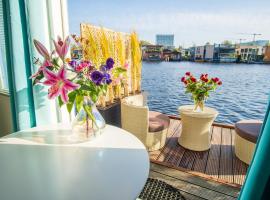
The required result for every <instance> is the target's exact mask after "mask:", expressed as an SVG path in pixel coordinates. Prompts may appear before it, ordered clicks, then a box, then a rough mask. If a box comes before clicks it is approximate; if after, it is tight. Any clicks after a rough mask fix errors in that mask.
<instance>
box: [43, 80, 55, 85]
mask: <svg viewBox="0 0 270 200" xmlns="http://www.w3.org/2000/svg"><path fill="white" fill-rule="evenodd" d="M56 83H57V81H56V80H52V79H51V80H46V81H44V82H43V84H44V85H54V84H56Z"/></svg>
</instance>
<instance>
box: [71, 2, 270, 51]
mask: <svg viewBox="0 0 270 200" xmlns="http://www.w3.org/2000/svg"><path fill="white" fill-rule="evenodd" d="M68 7H69V24H70V32H71V33H77V34H79V24H80V23H81V22H87V23H91V24H94V25H100V26H104V27H107V28H111V29H114V30H116V31H123V32H130V31H132V30H135V31H137V32H138V34H139V37H140V39H144V40H148V41H150V42H153V43H154V42H155V35H156V34H162V33H164V34H166V33H170V34H171V33H173V34H174V35H175V45H176V46H178V45H182V46H184V47H188V46H191V45H193V44H196V45H201V44H205V43H206V42H210V43H215V42H216V43H217V42H222V41H224V40H231V41H234V42H235V41H239V40H238V39H239V38H244V39H246V40H247V41H248V40H251V39H252V36H250V35H245V34H240V33H261V34H262V35H261V36H258V39H270V0H185V1H182V0H162V1H161V0H133V1H128V0H125V1H124V0H111V1H110V0H68Z"/></svg>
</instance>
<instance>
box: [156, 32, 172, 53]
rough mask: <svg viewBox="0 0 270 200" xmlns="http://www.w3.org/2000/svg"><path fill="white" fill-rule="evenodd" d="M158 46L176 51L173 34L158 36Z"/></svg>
mask: <svg viewBox="0 0 270 200" xmlns="http://www.w3.org/2000/svg"><path fill="white" fill-rule="evenodd" d="M156 45H162V46H164V47H165V48H169V49H174V35H173V34H158V35H156Z"/></svg>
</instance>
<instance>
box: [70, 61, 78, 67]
mask: <svg viewBox="0 0 270 200" xmlns="http://www.w3.org/2000/svg"><path fill="white" fill-rule="evenodd" d="M68 64H69V65H70V66H71V67H73V68H75V67H76V65H77V62H76V60H72V61H70V62H69V63H68Z"/></svg>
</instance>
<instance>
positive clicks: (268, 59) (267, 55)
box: [263, 44, 270, 63]
mask: <svg viewBox="0 0 270 200" xmlns="http://www.w3.org/2000/svg"><path fill="white" fill-rule="evenodd" d="M263 62H265V63H270V44H268V45H267V46H265V47H264V58H263Z"/></svg>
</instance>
